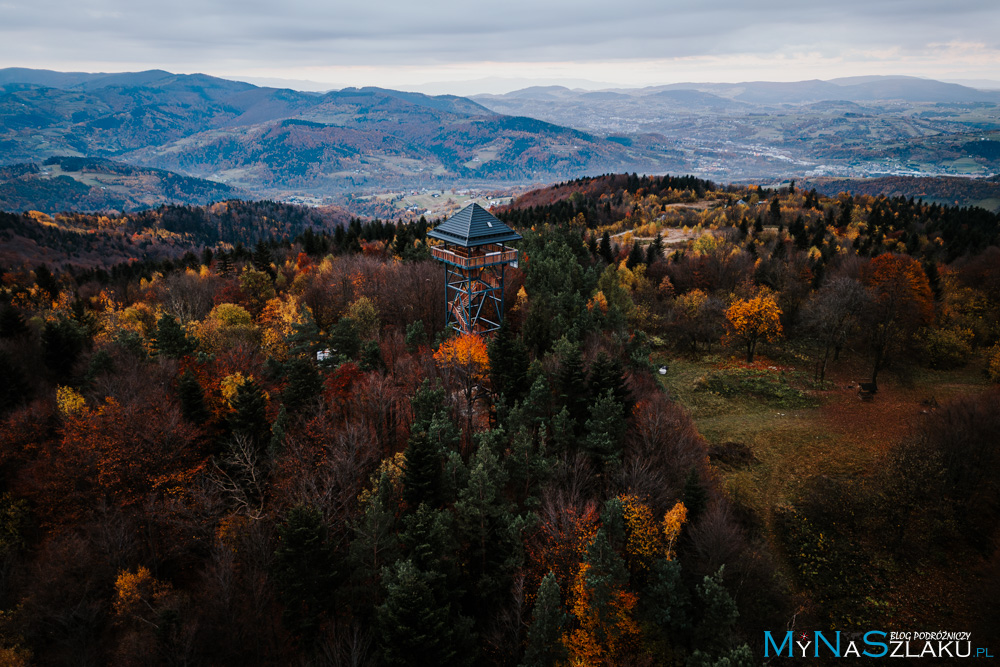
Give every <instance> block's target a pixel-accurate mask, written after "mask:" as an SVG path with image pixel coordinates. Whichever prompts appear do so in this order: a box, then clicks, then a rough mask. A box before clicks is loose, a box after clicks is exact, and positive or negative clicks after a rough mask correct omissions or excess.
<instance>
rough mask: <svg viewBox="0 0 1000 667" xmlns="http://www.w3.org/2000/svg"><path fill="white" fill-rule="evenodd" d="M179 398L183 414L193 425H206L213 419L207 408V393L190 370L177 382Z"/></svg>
mask: <svg viewBox="0 0 1000 667" xmlns="http://www.w3.org/2000/svg"><path fill="white" fill-rule="evenodd" d="M177 398H178V399H179V400H180V402H181V414H183V415H184V419H187V420H188V421H189V422H191V423H192V424H204V423H205V422H206V421H208V419H209V417H211V414H210V413H209V411H208V408H206V407H205V392H203V391H202V389H201V385H200V384H199V383H198V378H196V377H195V376H194V373H192V372H191V371H190V370H186V371H184V372H183V373H182V374H181V377H180V379H179V380H178V381H177Z"/></svg>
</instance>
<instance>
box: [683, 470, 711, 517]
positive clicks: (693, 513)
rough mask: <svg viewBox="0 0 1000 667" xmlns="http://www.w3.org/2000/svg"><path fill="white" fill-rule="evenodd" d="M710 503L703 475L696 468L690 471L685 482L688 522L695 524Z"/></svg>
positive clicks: (685, 503) (685, 504)
mask: <svg viewBox="0 0 1000 667" xmlns="http://www.w3.org/2000/svg"><path fill="white" fill-rule="evenodd" d="M707 505H708V493H707V492H706V491H705V487H704V486H702V483H701V476H700V475H698V470H697V469H696V468H693V467H692V468H691V470H690V471H688V476H687V480H685V482H684V506H685V507H687V510H688V522H689V523H690V524H692V525H693V524H694V523H695V522H696V521H697V520H698V517H700V516H701V513H702V512H704V511H705V507H706V506H707Z"/></svg>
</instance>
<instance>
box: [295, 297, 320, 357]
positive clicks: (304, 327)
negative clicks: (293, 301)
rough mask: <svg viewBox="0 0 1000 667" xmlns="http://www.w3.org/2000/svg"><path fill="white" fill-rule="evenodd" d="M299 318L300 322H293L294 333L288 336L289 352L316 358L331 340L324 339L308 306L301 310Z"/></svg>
mask: <svg viewBox="0 0 1000 667" xmlns="http://www.w3.org/2000/svg"><path fill="white" fill-rule="evenodd" d="M299 319H300V321H299V322H294V323H293V324H292V333H291V335H290V336H289V337H288V347H289V350H288V354H289V355H291V356H306V357H309V358H310V359H316V358H317V353H318V352H319V351H320V350H323V349H324V348H326V347H328V346H329V344H330V342H329V341H328V340H326V339H324V337H323V334H322V332H321V331H320V330H319V326H318V325H317V324H316V320H315V319H314V318H313V315H312V311H310V310H309V309H308V308H305V307H303V308H302V309H301V310H300V311H299Z"/></svg>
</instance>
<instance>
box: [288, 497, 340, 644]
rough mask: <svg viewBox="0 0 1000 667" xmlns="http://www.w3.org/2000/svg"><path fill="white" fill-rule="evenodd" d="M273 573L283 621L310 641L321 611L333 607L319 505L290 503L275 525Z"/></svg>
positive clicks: (329, 555)
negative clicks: (284, 516)
mask: <svg viewBox="0 0 1000 667" xmlns="http://www.w3.org/2000/svg"><path fill="white" fill-rule="evenodd" d="M274 575H275V584H276V585H277V588H278V594H279V596H280V598H281V601H282V603H283V604H284V607H285V608H284V611H283V612H282V616H281V620H282V622H283V623H284V625H285V627H286V628H288V630H289V632H291V633H292V635H293V636H295V638H296V639H297V640H298V641H299V642H300V643H301V644H303V645H306V646H308V645H310V644H312V642H313V641H314V640H315V638H316V633H317V631H318V630H319V626H320V622H321V620H322V617H323V615H324V614H325V613H326V612H327V610H329V609H330V608H331V607H332V602H333V600H332V597H333V590H334V587H333V582H334V580H335V579H336V575H335V572H334V563H333V556H332V551H331V548H330V544H329V543H328V539H327V529H326V524H325V523H324V522H323V514H322V512H320V511H319V509H317V508H315V507H310V506H306V505H299V506H296V507H293V508H292V509H291V510H289V512H288V516H287V517H286V518H285V522H284V523H283V524H281V525H279V526H278V548H277V549H276V550H275V552H274Z"/></svg>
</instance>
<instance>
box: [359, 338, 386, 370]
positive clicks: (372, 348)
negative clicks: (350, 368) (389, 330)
mask: <svg viewBox="0 0 1000 667" xmlns="http://www.w3.org/2000/svg"><path fill="white" fill-rule="evenodd" d="M359 365H360V366H361V370H363V371H365V372H369V371H384V370H385V361H384V360H383V359H382V347H381V346H380V345H379V344H378V341H377V340H366V341H365V342H364V343H363V344H362V345H361V356H360V363H359Z"/></svg>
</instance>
